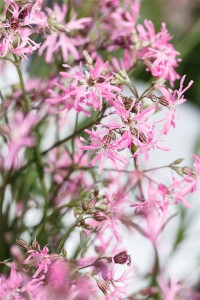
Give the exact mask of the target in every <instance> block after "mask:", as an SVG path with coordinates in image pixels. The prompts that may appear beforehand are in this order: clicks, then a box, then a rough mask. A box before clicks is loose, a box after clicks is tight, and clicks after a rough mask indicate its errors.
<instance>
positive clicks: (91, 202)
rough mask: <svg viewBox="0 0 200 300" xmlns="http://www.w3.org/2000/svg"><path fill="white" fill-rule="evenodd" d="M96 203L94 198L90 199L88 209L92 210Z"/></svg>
mask: <svg viewBox="0 0 200 300" xmlns="http://www.w3.org/2000/svg"><path fill="white" fill-rule="evenodd" d="M96 202H97V199H96V197H94V198H92V199H91V200H90V201H89V202H88V208H93V207H94V206H95V204H96Z"/></svg>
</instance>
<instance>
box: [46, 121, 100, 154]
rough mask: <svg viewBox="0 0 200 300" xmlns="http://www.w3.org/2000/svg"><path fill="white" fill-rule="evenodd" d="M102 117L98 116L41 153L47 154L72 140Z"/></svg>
mask: <svg viewBox="0 0 200 300" xmlns="http://www.w3.org/2000/svg"><path fill="white" fill-rule="evenodd" d="M100 119H101V118H98V117H97V118H96V119H95V120H93V121H91V122H90V123H89V124H87V125H86V126H84V127H82V128H80V129H79V130H77V131H76V132H74V133H73V134H71V135H69V136H68V137H66V138H64V139H62V140H60V141H57V142H56V143H55V144H54V145H52V146H51V147H50V148H48V149H47V150H45V151H43V152H42V153H41V154H42V155H45V154H47V153H48V152H49V151H51V150H52V149H54V148H56V147H58V146H60V145H62V144H64V143H66V142H68V141H70V140H71V139H72V138H75V137H76V136H77V135H78V134H79V133H81V132H82V131H84V130H85V129H87V128H88V127H91V126H92V125H94V124H96V123H97V122H98V121H99V120H100Z"/></svg>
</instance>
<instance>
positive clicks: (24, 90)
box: [10, 55, 30, 112]
mask: <svg viewBox="0 0 200 300" xmlns="http://www.w3.org/2000/svg"><path fill="white" fill-rule="evenodd" d="M14 58H15V67H16V70H17V73H18V76H19V81H20V85H21V89H22V95H23V100H24V107H25V111H26V112H29V111H30V104H29V100H28V97H27V93H26V89H25V85H24V79H23V75H22V71H21V69H20V61H19V60H18V59H17V56H16V55H14ZM10 61H11V60H10ZM11 62H12V61H11Z"/></svg>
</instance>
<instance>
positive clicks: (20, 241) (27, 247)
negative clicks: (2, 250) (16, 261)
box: [16, 239, 30, 250]
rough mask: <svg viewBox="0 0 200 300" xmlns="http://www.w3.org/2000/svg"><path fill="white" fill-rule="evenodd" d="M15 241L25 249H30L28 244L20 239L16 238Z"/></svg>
mask: <svg viewBox="0 0 200 300" xmlns="http://www.w3.org/2000/svg"><path fill="white" fill-rule="evenodd" d="M16 243H17V244H18V245H20V246H21V247H23V248H24V249H26V250H30V246H29V245H28V244H27V242H25V241H24V240H22V239H19V240H16Z"/></svg>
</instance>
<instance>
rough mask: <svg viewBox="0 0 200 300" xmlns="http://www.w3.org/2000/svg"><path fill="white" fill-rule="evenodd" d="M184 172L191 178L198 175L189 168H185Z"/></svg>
mask: <svg viewBox="0 0 200 300" xmlns="http://www.w3.org/2000/svg"><path fill="white" fill-rule="evenodd" d="M182 171H183V173H184V174H185V175H189V176H196V175H197V173H196V172H195V170H193V169H192V168H189V167H183V168H182Z"/></svg>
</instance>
